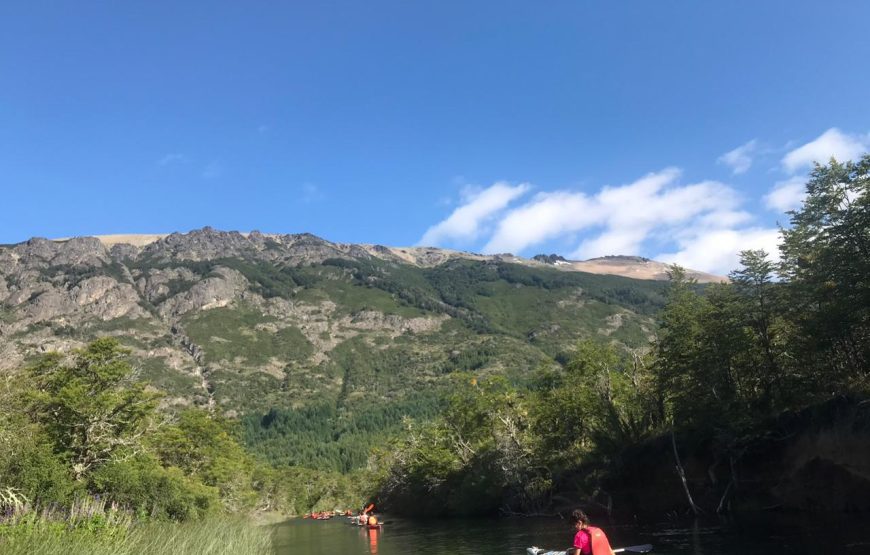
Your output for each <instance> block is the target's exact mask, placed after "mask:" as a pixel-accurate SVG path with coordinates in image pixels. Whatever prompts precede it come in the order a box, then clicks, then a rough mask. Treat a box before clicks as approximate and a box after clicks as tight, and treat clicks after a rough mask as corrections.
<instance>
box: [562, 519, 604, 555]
mask: <svg viewBox="0 0 870 555" xmlns="http://www.w3.org/2000/svg"><path fill="white" fill-rule="evenodd" d="M571 520H573V521H574V529H575V530H577V533H576V534H575V535H574V549H573V553H572V555H615V554H614V553H613V549H612V548H611V547H610V542H609V541H608V540H607V536H606V535H605V534H604V531H603V530H602V529H601V528H596V527H595V526H590V525H589V517H588V516H586V513H584V512H583V511H581V510H580V509H574V512H572V513H571Z"/></svg>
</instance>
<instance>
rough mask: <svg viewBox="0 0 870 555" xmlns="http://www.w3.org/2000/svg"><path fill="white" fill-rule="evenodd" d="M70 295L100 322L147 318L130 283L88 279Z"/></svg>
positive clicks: (102, 277)
mask: <svg viewBox="0 0 870 555" xmlns="http://www.w3.org/2000/svg"><path fill="white" fill-rule="evenodd" d="M69 295H70V297H71V298H72V301H73V302H75V303H76V304H77V305H79V306H81V307H84V308H85V312H86V313H87V314H90V315H93V316H96V317H97V318H99V319H100V320H112V319H115V318H120V317H122V316H128V317H140V316H142V317H144V316H146V312H145V311H144V310H143V309H142V307H140V306H139V294H138V293H137V292H136V289H134V288H133V286H132V285H130V284H129V283H118V282H117V281H115V280H114V279H112V278H110V277H106V276H97V277H93V278H90V279H86V280H84V281H82V282H81V283H80V284H79V285H78V286H76V287H74V288H73V289H71V290H70V292H69Z"/></svg>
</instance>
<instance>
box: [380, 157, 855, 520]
mask: <svg viewBox="0 0 870 555" xmlns="http://www.w3.org/2000/svg"><path fill="white" fill-rule="evenodd" d="M868 277H870V157H864V158H863V159H862V160H861V161H860V162H858V163H854V164H852V163H847V164H839V163H836V162H832V163H831V164H830V165H829V166H822V167H817V168H816V170H815V171H814V172H813V174H812V176H811V179H810V181H809V182H808V184H807V197H806V200H805V202H804V204H803V207H802V208H801V209H800V210H798V211H796V212H793V213H792V214H791V225H790V227H788V228H785V229H783V231H782V242H781V244H780V260H779V262H774V261H773V260H772V259H771V257H770V256H769V253H765V252H763V251H746V252H743V253H742V255H741V266H740V267H739V268H737V269H735V271H734V272H733V273H732V274H731V275H730V282H729V283H727V284H714V285H711V286H709V287H707V288H705V289H704V290H703V291H699V290H698V289H697V287H696V286H695V284H694V283H693V281H692V280H691V279H689V278H687V276H686V275H685V273H684V272H683V271H682V270H681V269H679V268H675V269H674V272H673V275H672V280H671V282H670V284H669V287H668V290H667V292H666V296H667V303H666V305H665V307H664V309H663V310H661V311H660V312H659V313H658V314H657V321H658V332H657V334H656V337H655V339H654V340H653V341H652V342H651V350H650V351H648V352H643V351H626V350H624V349H622V348H620V347H619V346H617V345H614V344H612V343H611V344H607V343H606V342H601V341H600V338H595V339H593V340H589V339H587V340H584V341H582V343H581V345H580V348H579V349H578V350H577V351H575V352H574V353H572V355H571V357H570V359H569V361H568V363H567V364H565V365H564V366H561V367H559V368H556V369H553V370H550V369H543V370H542V371H541V372H539V373H537V374H536V376H535V378H534V379H533V380H532V381H531V382H530V383H528V384H527V387H517V386H516V385H514V384H511V383H509V382H507V381H505V380H503V379H499V378H485V379H481V378H480V377H479V376H476V375H474V374H469V375H467V376H466V379H467V383H468V387H467V388H466V389H463V390H460V391H458V392H456V393H454V394H453V395H452V396H451V397H450V398H449V401H448V403H447V406H446V408H445V410H444V412H443V413H442V414H441V416H440V417H439V418H438V419H437V420H435V421H434V422H432V423H430V424H428V425H419V426H413V427H411V428H410V429H409V431H408V433H407V434H406V435H405V436H404V437H403V438H402V439H401V440H400V441H398V443H397V444H396V445H395V446H394V449H392V450H391V451H389V452H385V453H384V454H383V457H384V458H383V462H382V468H384V474H383V476H382V479H381V484H382V487H381V493H380V499H382V500H383V501H384V502H385V503H387V504H389V505H391V506H395V507H397V508H398V509H399V510H401V511H407V512H416V513H423V514H456V513H460V514H469V513H472V514H479V513H493V512H496V511H498V510H502V511H508V512H513V511H516V512H520V513H538V512H541V511H544V512H546V511H550V510H553V508H554V507H556V508H558V507H559V506H564V505H565V504H566V503H567V504H570V503H576V502H577V501H578V500H580V501H582V502H583V503H584V504H585V505H586V506H587V507H590V508H591V509H592V510H595V511H598V512H605V511H621V512H622V513H623V514H626V515H636V514H638V513H641V512H650V513H652V514H658V515H661V514H664V513H667V514H673V515H676V514H683V513H685V512H689V513H691V512H694V513H695V514H701V513H707V514H710V513H715V512H728V511H729V510H737V509H751V510H759V509H768V510H771V509H786V510H812V511H820V510H821V511H835V512H836V511H867V510H870V478H868V477H870V451H868V448H867V446H868V445H870V412H868V402H867V397H868V394H870V366H868V364H870V282H868ZM675 469H676V471H675Z"/></svg>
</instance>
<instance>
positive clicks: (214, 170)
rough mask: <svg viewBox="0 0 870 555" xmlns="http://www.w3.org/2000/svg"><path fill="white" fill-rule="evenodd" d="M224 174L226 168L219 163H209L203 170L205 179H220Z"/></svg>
mask: <svg viewBox="0 0 870 555" xmlns="http://www.w3.org/2000/svg"><path fill="white" fill-rule="evenodd" d="M223 174H224V168H223V166H222V165H221V164H220V163H219V162H209V163H208V164H206V165H205V167H204V168H203V169H202V173H201V175H202V178H203V179H218V178H219V177H221V176H222V175H223Z"/></svg>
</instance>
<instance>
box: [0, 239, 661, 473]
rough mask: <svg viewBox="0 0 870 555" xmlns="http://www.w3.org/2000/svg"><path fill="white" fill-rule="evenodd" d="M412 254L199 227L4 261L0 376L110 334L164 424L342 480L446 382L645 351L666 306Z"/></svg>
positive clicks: (605, 281) (642, 284) (556, 272)
mask: <svg viewBox="0 0 870 555" xmlns="http://www.w3.org/2000/svg"><path fill="white" fill-rule="evenodd" d="M396 252H398V253H399V254H402V256H398V255H397V254H395V253H396ZM408 252H409V251H407V250H402V251H398V250H396V249H393V250H391V249H388V248H386V247H380V248H378V247H365V248H364V247H362V246H357V245H339V244H333V243H330V242H328V241H325V240H322V239H319V238H317V237H314V236H311V235H287V236H266V235H262V234H258V233H252V234H247V235H242V234H240V233H236V232H221V231H216V230H213V229H209V228H206V229H203V230H200V231H194V232H191V233H189V234H174V235H170V236H167V237H164V238H162V239H160V240H157V241H155V242H152V243H150V244H147V245H145V246H142V247H137V246H134V245H131V244H125V243H117V244H113V245H111V246H107V245H104V244H102V243H101V242H100V241H99V240H97V239H95V238H76V239H70V240H67V241H62V242H57V241H48V240H44V239H32V240H30V241H27V242H25V243H21V244H18V245H12V246H6V247H0V303H2V304H0V352H2V353H3V357H2V358H0V370H2V371H3V372H6V373H15V372H17V371H18V370H19V369H20V368H23V367H25V366H27V365H28V364H29V363H31V362H32V361H34V360H36V359H37V357H38V356H39V355H40V354H41V353H43V352H46V351H53V350H57V351H59V352H62V353H69V352H70V351H71V350H72V349H75V348H80V347H82V346H84V345H85V344H86V343H87V342H89V341H92V340H94V339H96V338H99V337H102V336H112V337H116V338H118V340H119V341H120V342H121V343H122V344H123V345H124V346H125V347H126V348H128V349H130V361H131V364H132V365H133V367H134V369H135V371H136V376H137V378H138V379H141V380H144V381H147V382H148V383H150V384H152V386H154V387H155V388H157V389H159V390H160V391H161V392H163V393H164V394H165V395H164V397H163V398H162V400H161V406H162V408H163V410H166V411H168V412H170V413H173V412H177V411H180V410H183V409H184V408H186V407H190V406H196V407H201V408H205V409H207V410H212V411H213V410H217V411H218V412H220V413H221V414H224V415H226V416H228V417H230V418H240V419H241V421H242V430H243V431H244V437H245V438H246V441H247V442H248V444H249V445H250V446H251V448H252V449H254V450H255V452H257V453H258V454H260V455H262V456H264V457H265V458H266V459H267V460H269V461H271V462H274V463H282V464H300V465H305V466H309V467H316V468H319V469H328V470H334V471H349V470H352V469H355V468H360V467H362V466H364V465H365V463H366V460H367V458H368V456H369V451H370V448H371V446H372V445H373V444H379V443H383V440H384V439H385V438H386V437H388V436H390V435H392V434H394V433H395V432H396V431H398V430H399V429H401V426H402V424H401V423H402V419H403V418H405V417H408V418H412V419H417V420H427V419H429V418H431V417H432V416H434V415H435V414H437V412H438V411H439V410H440V408H441V407H442V405H443V397H444V393H445V392H446V391H447V390H448V389H450V388H451V387H452V385H451V384H452V381H451V375H452V374H454V373H456V372H474V373H475V374H477V375H480V376H489V375H493V376H505V377H507V378H508V380H509V381H510V382H511V383H515V384H523V383H525V382H527V381H528V380H529V379H530V377H531V375H532V373H533V371H534V370H535V369H537V368H538V367H540V366H542V365H543V366H546V365H553V364H557V362H556V361H557V360H559V361H564V360H567V358H569V357H570V353H571V351H572V350H573V349H574V348H575V347H576V342H577V340H578V339H579V338H584V337H599V338H602V339H604V340H606V341H612V342H615V343H617V344H619V345H622V346H624V347H625V348H637V347H643V346H644V345H645V344H646V343H647V342H648V341H649V339H650V338H651V337H652V335H653V333H654V328H655V325H654V320H653V314H654V313H655V312H656V311H657V310H658V309H659V308H660V307H661V306H662V305H663V302H664V296H663V292H664V288H665V284H664V283H663V282H660V281H642V280H633V279H628V278H623V277H619V276H612V275H595V274H588V273H583V272H576V271H564V270H560V269H557V268H554V267H552V266H549V265H547V264H540V263H522V260H521V259H516V258H514V257H480V256H471V255H468V256H465V255H458V254H454V253H452V251H443V252H442V251H439V250H438V249H426V250H423V251H414V253H416V254H415V256H416V258H414V257H411V255H409V254H407V253H408ZM508 260H509V261H508Z"/></svg>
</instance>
